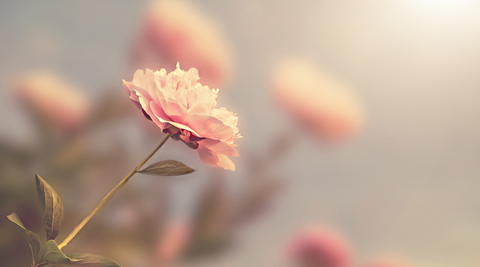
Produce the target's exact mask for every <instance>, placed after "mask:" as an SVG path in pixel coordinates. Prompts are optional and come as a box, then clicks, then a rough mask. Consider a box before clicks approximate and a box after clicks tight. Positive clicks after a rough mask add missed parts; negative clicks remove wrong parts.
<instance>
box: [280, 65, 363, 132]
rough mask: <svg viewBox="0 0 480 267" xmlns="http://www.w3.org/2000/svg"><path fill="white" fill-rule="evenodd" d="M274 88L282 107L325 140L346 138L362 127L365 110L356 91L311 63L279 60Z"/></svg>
mask: <svg viewBox="0 0 480 267" xmlns="http://www.w3.org/2000/svg"><path fill="white" fill-rule="evenodd" d="M271 91H272V94H273V96H274V99H275V100H276V101H277V102H278V103H279V104H280V106H281V107H282V108H284V109H285V110H286V111H287V112H289V113H291V114H292V115H293V117H294V118H295V119H296V120H297V121H299V122H300V123H302V124H303V126H306V127H307V128H308V129H310V130H311V131H312V132H313V133H315V134H316V135H317V136H318V137H320V139H321V140H324V141H340V140H344V139H346V138H348V137H351V136H353V135H354V134H356V133H357V132H358V130H359V129H360V127H361V126H362V122H363V112H362V109H361V107H360V104H359V102H358V100H357V98H356V97H355V95H354V94H353V92H352V91H351V90H349V88H348V87H346V86H345V85H343V84H341V83H340V82H338V81H337V80H335V79H334V78H333V77H331V76H330V75H328V74H327V73H326V72H324V71H321V70H319V69H316V68H315V67H313V66H311V65H309V64H308V63H307V62H304V61H301V60H283V61H281V62H279V63H278V64H277V65H276V66H275V68H274V70H273V74H272V80H271Z"/></svg>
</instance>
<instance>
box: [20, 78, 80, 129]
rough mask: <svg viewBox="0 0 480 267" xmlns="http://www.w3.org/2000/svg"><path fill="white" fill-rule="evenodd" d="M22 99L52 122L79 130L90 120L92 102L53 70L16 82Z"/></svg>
mask: <svg viewBox="0 0 480 267" xmlns="http://www.w3.org/2000/svg"><path fill="white" fill-rule="evenodd" d="M14 88H15V89H16V91H17V93H18V95H19V96H20V98H21V99H22V100H23V101H24V102H26V103H27V104H28V105H29V106H30V107H32V108H33V110H34V111H35V112H39V113H40V114H41V115H42V116H43V117H44V118H45V119H47V120H48V121H49V122H50V123H51V124H52V125H54V126H56V127H58V128H60V129H63V130H65V131H73V130H77V129H78V128H79V127H81V126H82V125H83V123H85V121H86V119H87V115H88V114H87V111H88V103H87V100H86V99H85V96H84V95H82V94H81V93H80V92H81V91H80V90H78V89H77V88H76V87H75V86H73V85H72V84H70V83H68V82H67V81H65V80H63V79H62V78H61V77H59V76H58V75H57V74H55V73H53V72H48V71H44V72H32V73H27V74H24V75H21V76H19V77H17V79H16V80H15V81H14Z"/></svg>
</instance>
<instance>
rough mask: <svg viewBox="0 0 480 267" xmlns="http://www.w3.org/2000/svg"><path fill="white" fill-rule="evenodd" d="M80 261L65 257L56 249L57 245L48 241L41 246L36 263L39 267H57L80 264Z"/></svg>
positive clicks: (52, 241)
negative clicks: (50, 266)
mask: <svg viewBox="0 0 480 267" xmlns="http://www.w3.org/2000/svg"><path fill="white" fill-rule="evenodd" d="M80 261H81V259H71V258H69V257H67V256H66V255H65V254H63V252H62V251H61V250H60V248H58V245H57V243H55V241H54V240H48V241H47V243H45V244H44V245H43V247H42V248H41V249H40V253H39V254H38V261H37V262H38V263H39V266H40V265H47V266H49V265H48V264H50V265H53V266H57V265H58V264H67V265H72V264H73V263H76V262H80Z"/></svg>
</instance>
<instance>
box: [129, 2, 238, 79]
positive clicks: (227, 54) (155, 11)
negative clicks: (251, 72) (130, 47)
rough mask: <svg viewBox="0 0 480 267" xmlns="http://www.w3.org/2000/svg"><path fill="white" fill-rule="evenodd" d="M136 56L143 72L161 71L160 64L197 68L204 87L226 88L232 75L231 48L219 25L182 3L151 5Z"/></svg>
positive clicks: (187, 4)
mask: <svg viewBox="0 0 480 267" xmlns="http://www.w3.org/2000/svg"><path fill="white" fill-rule="evenodd" d="M135 53H136V60H137V64H143V66H141V68H142V69H143V68H144V67H151V68H154V69H159V65H158V64H161V66H166V65H167V66H171V67H173V66H174V64H175V63H176V62H182V65H183V66H184V67H186V68H187V69H188V68H192V67H195V68H197V69H198V72H199V73H200V76H201V77H202V80H201V82H202V84H206V85H209V86H211V87H219V86H223V85H224V83H225V82H226V81H227V80H228V79H229V77H230V75H231V72H232V55H231V51H230V46H229V45H227V43H226V41H225V39H224V38H223V36H222V34H221V31H220V29H219V28H218V25H217V24H216V23H215V22H214V21H213V20H211V19H210V18H209V17H207V16H205V15H204V14H202V13H201V12H200V11H199V10H198V9H197V8H196V7H195V6H193V5H192V4H191V3H189V2H187V1H182V0H156V1H152V2H151V3H150V5H149V6H148V7H147V11H146V15H145V19H144V23H143V28H142V30H141V32H140V36H139V38H138V39H137V40H136V43H135ZM152 58H155V59H154V60H155V61H157V62H158V64H155V62H153V61H152ZM166 63H167V64H166ZM167 70H171V69H169V68H167Z"/></svg>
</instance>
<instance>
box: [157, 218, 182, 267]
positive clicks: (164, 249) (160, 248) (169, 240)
mask: <svg viewBox="0 0 480 267" xmlns="http://www.w3.org/2000/svg"><path fill="white" fill-rule="evenodd" d="M189 238H190V227H189V226H188V225H187V224H185V223H183V222H171V223H169V224H168V225H167V227H166V229H165V230H164V232H163V234H162V237H161V238H160V240H159V243H158V245H157V248H156V253H155V255H156V260H158V261H159V262H161V263H169V262H172V261H174V260H175V259H176V258H178V257H179V256H180V254H181V253H182V251H183V249H184V248H185V245H186V244H187V242H188V240H189Z"/></svg>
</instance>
